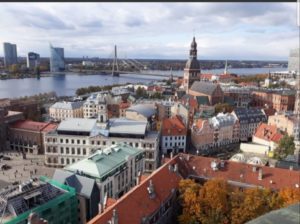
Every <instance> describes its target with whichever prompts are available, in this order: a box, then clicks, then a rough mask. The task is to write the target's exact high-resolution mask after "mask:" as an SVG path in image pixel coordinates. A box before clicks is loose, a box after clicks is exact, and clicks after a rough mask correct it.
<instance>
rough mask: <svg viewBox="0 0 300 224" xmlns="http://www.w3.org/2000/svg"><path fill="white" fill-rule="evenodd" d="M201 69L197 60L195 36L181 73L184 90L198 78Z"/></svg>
mask: <svg viewBox="0 0 300 224" xmlns="http://www.w3.org/2000/svg"><path fill="white" fill-rule="evenodd" d="M200 75H201V70H200V64H199V62H198V60H197V43H196V40H195V37H193V41H192V43H191V49H190V58H189V60H188V61H187V62H186V65H185V68H184V74H183V87H184V89H185V90H186V91H188V90H189V88H191V86H192V85H193V83H194V82H195V81H199V80H200Z"/></svg>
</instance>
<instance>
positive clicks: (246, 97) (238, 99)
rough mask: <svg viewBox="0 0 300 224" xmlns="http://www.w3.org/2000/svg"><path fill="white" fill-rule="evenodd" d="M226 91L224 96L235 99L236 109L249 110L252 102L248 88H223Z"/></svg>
mask: <svg viewBox="0 0 300 224" xmlns="http://www.w3.org/2000/svg"><path fill="white" fill-rule="evenodd" d="M222 90H223V91H224V96H228V97H230V98H232V99H233V101H234V106H235V107H243V108H248V107H249V105H250V103H251V101H252V97H251V91H250V89H248V88H238V87H229V88H225V87H222Z"/></svg>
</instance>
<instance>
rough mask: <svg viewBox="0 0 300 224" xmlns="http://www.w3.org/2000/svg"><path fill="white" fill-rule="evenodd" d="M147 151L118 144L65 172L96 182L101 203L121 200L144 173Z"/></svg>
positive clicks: (77, 163)
mask: <svg viewBox="0 0 300 224" xmlns="http://www.w3.org/2000/svg"><path fill="white" fill-rule="evenodd" d="M143 163H144V151H143V150H140V149H137V148H134V147H131V146H129V145H126V144H115V145H111V146H108V147H106V148H104V149H101V150H97V151H96V153H94V154H92V155H90V156H88V157H87V158H85V159H82V160H80V161H78V162H76V163H74V164H72V165H70V166H67V167H65V168H64V169H65V170H67V171H70V172H73V173H79V175H82V176H86V177H88V178H92V179H94V180H96V182H97V185H98V187H99V189H100V202H101V203H102V205H103V202H104V201H105V200H107V198H114V199H118V198H120V197H121V196H122V195H123V194H124V193H126V192H127V191H129V190H130V189H131V188H132V187H133V186H135V185H136V181H137V180H136V179H137V177H138V176H139V175H140V174H141V173H142V172H143V167H144V164H143Z"/></svg>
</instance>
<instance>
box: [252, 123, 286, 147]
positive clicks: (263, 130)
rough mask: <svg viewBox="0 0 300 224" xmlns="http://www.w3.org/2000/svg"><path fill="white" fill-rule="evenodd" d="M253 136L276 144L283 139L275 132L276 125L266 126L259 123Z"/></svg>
mask: <svg viewBox="0 0 300 224" xmlns="http://www.w3.org/2000/svg"><path fill="white" fill-rule="evenodd" d="M254 136H255V137H256V138H260V139H263V140H265V141H273V142H276V143H278V142H279V141H280V139H281V138H282V137H283V135H282V134H280V133H279V132H278V131H277V127H276V125H268V124H266V123H260V125H259V126H258V127H257V129H256V132H255V134H254Z"/></svg>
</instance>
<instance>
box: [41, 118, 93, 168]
mask: <svg viewBox="0 0 300 224" xmlns="http://www.w3.org/2000/svg"><path fill="white" fill-rule="evenodd" d="M98 130H99V129H98V128H97V126H96V119H83V118H69V119H67V120H64V121H62V122H61V123H60V124H59V125H58V127H57V129H56V130H53V131H51V132H48V133H47V134H46V135H45V138H44V145H45V165H46V166H51V167H64V166H66V165H70V164H72V163H75V162H77V161H79V160H81V159H82V158H84V157H86V156H88V155H89V154H91V145H90V142H89V139H90V137H91V136H93V135H96V134H97V133H98Z"/></svg>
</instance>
